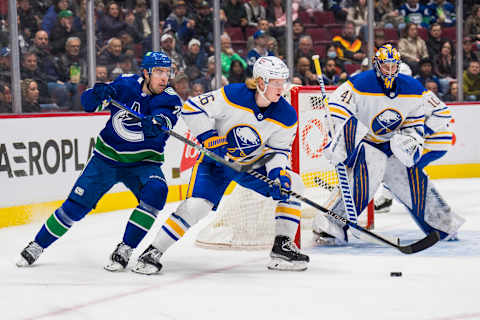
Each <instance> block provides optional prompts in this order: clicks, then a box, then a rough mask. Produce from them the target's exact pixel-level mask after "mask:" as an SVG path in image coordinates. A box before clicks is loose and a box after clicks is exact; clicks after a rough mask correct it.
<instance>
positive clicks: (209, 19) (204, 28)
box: [194, 1, 222, 54]
mask: <svg viewBox="0 0 480 320" xmlns="http://www.w3.org/2000/svg"><path fill="white" fill-rule="evenodd" d="M221 27H222V26H221ZM194 38H196V39H198V40H199V41H200V43H201V44H203V51H204V52H206V53H207V54H211V53H213V52H214V48H213V13H212V11H211V10H210V5H209V4H208V2H207V1H202V2H201V3H200V5H199V7H198V9H197V15H196V16H195V30H194Z"/></svg>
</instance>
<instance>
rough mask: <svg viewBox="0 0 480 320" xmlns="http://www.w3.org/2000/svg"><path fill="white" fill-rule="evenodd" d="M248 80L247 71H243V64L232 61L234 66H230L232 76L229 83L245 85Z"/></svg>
mask: <svg viewBox="0 0 480 320" xmlns="http://www.w3.org/2000/svg"><path fill="white" fill-rule="evenodd" d="M246 78H247V76H246V74H245V70H244V69H243V66H242V64H241V63H240V61H238V60H232V65H231V66H230V75H229V77H228V82H229V83H243V82H245V79H246Z"/></svg>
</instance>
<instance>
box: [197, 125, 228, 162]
mask: <svg viewBox="0 0 480 320" xmlns="http://www.w3.org/2000/svg"><path fill="white" fill-rule="evenodd" d="M197 139H198V141H199V142H200V143H201V144H202V145H203V146H204V147H205V148H207V149H208V150H210V151H212V152H214V153H216V154H217V155H218V156H219V157H221V158H222V159H223V158H224V157H225V155H226V154H227V139H226V138H225V137H220V136H219V135H218V132H217V130H210V131H207V132H204V133H202V134H200V135H198V136H197Z"/></svg>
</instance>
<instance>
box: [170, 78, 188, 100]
mask: <svg viewBox="0 0 480 320" xmlns="http://www.w3.org/2000/svg"><path fill="white" fill-rule="evenodd" d="M173 88H174V89H175V92H177V94H178V95H179V97H180V98H181V99H182V102H184V101H187V100H188V98H190V79H188V77H187V75H186V74H185V73H183V72H179V73H178V74H177V75H176V76H175V79H174V80H173Z"/></svg>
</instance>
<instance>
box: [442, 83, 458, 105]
mask: <svg viewBox="0 0 480 320" xmlns="http://www.w3.org/2000/svg"><path fill="white" fill-rule="evenodd" d="M443 101H445V102H449V101H458V82H457V81H451V82H450V87H449V89H448V93H447V94H446V95H444V96H443Z"/></svg>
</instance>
